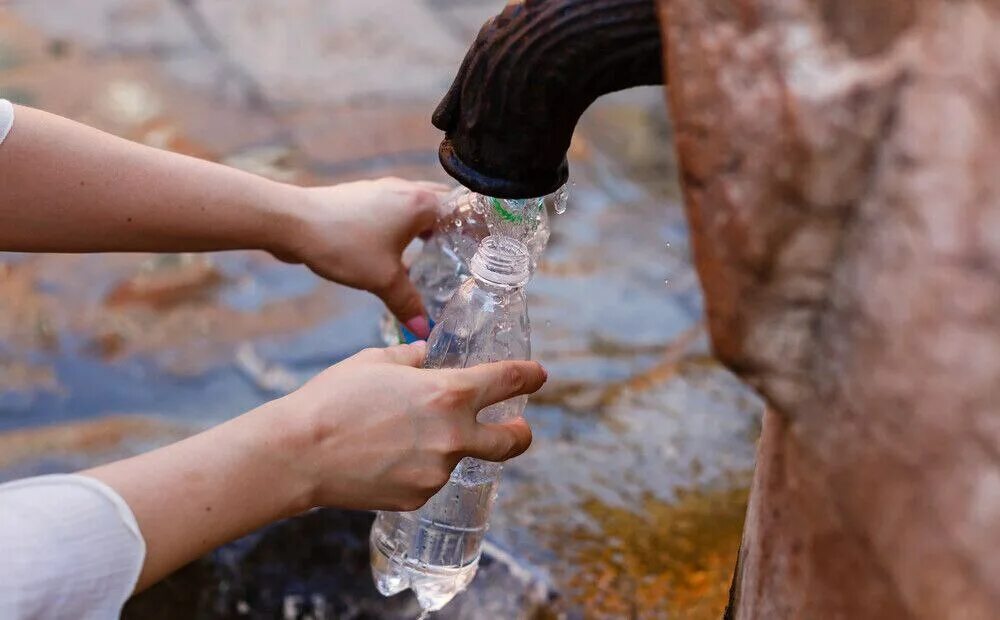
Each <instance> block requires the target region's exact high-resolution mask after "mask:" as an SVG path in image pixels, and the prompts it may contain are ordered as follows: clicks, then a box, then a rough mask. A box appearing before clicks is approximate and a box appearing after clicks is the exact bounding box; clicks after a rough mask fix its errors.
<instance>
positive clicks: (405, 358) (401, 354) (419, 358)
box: [381, 341, 427, 368]
mask: <svg viewBox="0 0 1000 620" xmlns="http://www.w3.org/2000/svg"><path fill="white" fill-rule="evenodd" d="M381 353H382V355H383V356H384V357H385V360H386V361H387V362H389V363H390V364H399V365H401V366H412V367H413V368H420V367H421V366H422V365H423V363H424V357H425V356H426V355H427V343H426V342H424V341H419V342H414V343H412V344H401V345H397V346H395V347H386V348H385V349H381Z"/></svg>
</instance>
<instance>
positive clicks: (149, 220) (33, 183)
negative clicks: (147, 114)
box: [0, 106, 297, 252]
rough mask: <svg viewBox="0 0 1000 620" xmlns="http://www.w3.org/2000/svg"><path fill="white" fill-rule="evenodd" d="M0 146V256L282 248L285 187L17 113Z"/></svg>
mask: <svg viewBox="0 0 1000 620" xmlns="http://www.w3.org/2000/svg"><path fill="white" fill-rule="evenodd" d="M15 118H16V121H15V123H14V127H13V129H12V131H11V133H10V135H9V136H8V137H7V140H6V141H5V142H4V143H3V144H2V145H0V250H13V251H29V252H30V251H38V252H94V251H150V252H158V251H206V250H229V249H243V248H254V249H265V250H271V251H280V250H281V248H280V247H279V246H280V245H281V242H282V238H283V235H285V234H287V233H288V228H289V227H290V226H292V225H293V218H292V217H291V214H290V212H289V208H288V206H287V205H289V204H293V203H294V202H295V201H294V200H289V199H288V198H289V194H290V193H294V192H295V191H297V188H293V187H290V186H287V185H282V184H279V183H276V182H273V181H269V180H267V179H264V178H262V177H259V176H255V175H252V174H249V173H246V172H242V171H239V170H235V169H232V168H228V167H226V166H222V165H219V164H215V163H212V162H207V161H204V160H200V159H196V158H193V157H187V156H184V155H178V154H175V153H170V152H167V151H163V150H159V149H155V148H151V147H147V146H143V145H140V144H137V143H134V142H129V141H127V140H123V139H121V138H117V137H115V136H112V135H110V134H107V133H104V132H101V131H98V130H96V129H93V128H90V127H87V126H85V125H81V124H79V123H75V122H73V121H70V120H67V119H64V118H61V117H58V116H54V115H51V114H47V113H45V112H41V111H39V110H34V109H32V108H26V107H23V106H22V107H17V108H16V115H15Z"/></svg>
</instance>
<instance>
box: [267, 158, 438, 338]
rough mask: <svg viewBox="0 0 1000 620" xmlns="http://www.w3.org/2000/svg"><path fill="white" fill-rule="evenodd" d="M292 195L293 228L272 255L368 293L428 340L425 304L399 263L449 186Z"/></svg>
mask: <svg viewBox="0 0 1000 620" xmlns="http://www.w3.org/2000/svg"><path fill="white" fill-rule="evenodd" d="M294 191H296V195H295V202H297V205H296V207H295V214H296V218H295V219H296V222H297V225H296V226H293V227H291V228H290V229H289V234H287V235H286V237H287V239H286V240H285V243H283V244H282V247H280V248H279V249H278V251H276V252H275V254H276V255H277V256H278V257H279V258H281V259H282V260H286V261H289V262H296V263H304V264H305V265H307V266H308V267H309V268H310V269H312V270H313V271H314V272H316V273H317V274H319V275H321V276H323V277H324V278H327V279H329V280H333V281H334V282H339V283H340V284H344V285H347V286H351V287H354V288H360V289H364V290H367V291H371V292H372V293H374V294H376V295H378V296H379V297H380V298H382V301H384V302H385V304H386V306H387V307H388V308H389V310H390V311H392V313H393V314H395V315H396V317H397V318H399V320H400V321H402V322H403V323H404V324H406V326H407V328H408V329H409V330H410V331H412V332H413V333H414V334H416V335H417V337H419V338H426V337H427V336H428V335H429V334H430V328H429V326H428V322H427V318H426V317H425V311H424V307H423V303H422V301H421V299H420V294H419V293H418V292H417V290H416V288H415V287H414V286H413V283H412V282H410V279H409V276H408V274H407V271H406V268H405V267H404V265H403V263H402V258H401V257H402V253H403V250H404V249H405V248H406V246H407V245H408V244H409V243H410V242H411V241H412V240H413V239H414V237H416V236H418V235H419V234H421V233H423V232H426V231H429V230H430V229H431V228H433V226H434V222H435V220H436V219H437V216H438V210H439V203H440V200H441V198H442V197H443V196H444V195H445V194H446V193H447V192H448V191H449V188H448V186H446V185H441V184H439V183H431V182H428V181H407V180H404V179H397V178H393V177H386V178H383V179H377V180H372V181H356V182H353V183H341V184H339V185H331V186H329V187H315V188H294Z"/></svg>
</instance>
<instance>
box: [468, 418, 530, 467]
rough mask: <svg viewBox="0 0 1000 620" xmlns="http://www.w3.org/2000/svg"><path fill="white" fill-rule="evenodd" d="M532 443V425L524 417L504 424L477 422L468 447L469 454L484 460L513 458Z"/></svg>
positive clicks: (498, 460)
mask: <svg viewBox="0 0 1000 620" xmlns="http://www.w3.org/2000/svg"><path fill="white" fill-rule="evenodd" d="M530 445H531V427H530V426H528V423H527V422H526V421H525V420H524V419H523V418H520V419H517V420H514V421H512V422H504V423H502V424H477V425H476V426H475V430H474V432H473V436H472V439H471V442H470V445H469V448H468V454H469V456H473V457H475V458H477V459H483V460H484V461H493V462H500V461H506V460H507V459H512V458H514V457H515V456H517V455H519V454H521V453H522V452H524V451H525V450H527V449H528V446H530Z"/></svg>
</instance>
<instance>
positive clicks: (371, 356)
mask: <svg viewBox="0 0 1000 620" xmlns="http://www.w3.org/2000/svg"><path fill="white" fill-rule="evenodd" d="M383 355H385V352H384V351H383V350H382V349H378V348H376V347H366V348H364V349H361V350H360V351H358V352H357V353H356V354H355V356H354V357H355V358H356V359H361V360H366V361H373V360H377V359H380V358H381V357H382V356H383Z"/></svg>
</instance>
